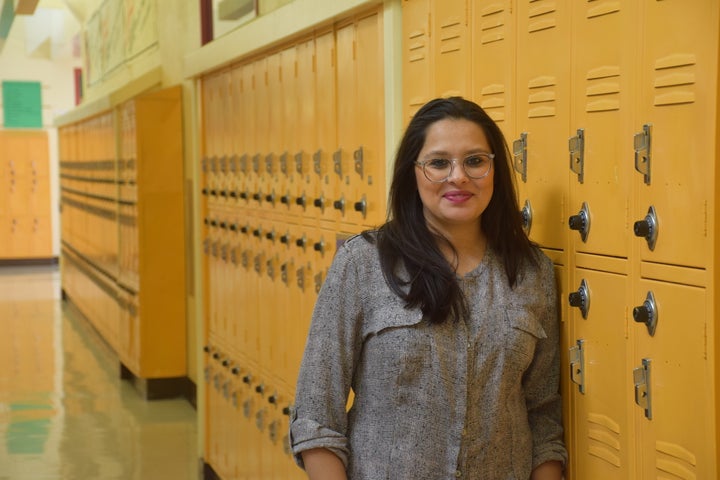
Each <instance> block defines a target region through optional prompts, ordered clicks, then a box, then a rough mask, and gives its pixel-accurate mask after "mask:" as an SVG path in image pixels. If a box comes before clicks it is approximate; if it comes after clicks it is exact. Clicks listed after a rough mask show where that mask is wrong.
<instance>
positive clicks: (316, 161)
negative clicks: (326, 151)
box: [313, 150, 322, 175]
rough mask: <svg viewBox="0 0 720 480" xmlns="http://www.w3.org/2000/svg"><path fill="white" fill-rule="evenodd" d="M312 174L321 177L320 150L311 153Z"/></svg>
mask: <svg viewBox="0 0 720 480" xmlns="http://www.w3.org/2000/svg"><path fill="white" fill-rule="evenodd" d="M313 172H315V173H316V174H317V175H322V150H318V151H317V152H315V153H313Z"/></svg>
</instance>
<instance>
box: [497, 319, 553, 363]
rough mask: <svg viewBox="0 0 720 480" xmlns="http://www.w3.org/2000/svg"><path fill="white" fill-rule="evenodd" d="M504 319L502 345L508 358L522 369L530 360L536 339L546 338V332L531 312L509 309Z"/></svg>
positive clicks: (533, 353)
mask: <svg viewBox="0 0 720 480" xmlns="http://www.w3.org/2000/svg"><path fill="white" fill-rule="evenodd" d="M505 320H506V327H507V328H506V329H505V339H504V340H505V345H504V347H505V349H506V352H507V356H508V360H509V361H510V363H512V364H514V365H515V366H516V367H518V368H520V369H521V370H523V371H524V370H525V369H527V367H528V366H529V365H530V362H532V359H533V356H534V355H535V346H536V345H537V342H538V340H542V339H544V338H547V334H546V333H545V330H544V329H543V327H542V325H541V324H540V322H539V321H538V319H537V316H536V315H535V314H534V313H533V312H530V311H527V310H513V309H509V310H507V311H506V313H505Z"/></svg>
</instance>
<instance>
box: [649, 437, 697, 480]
mask: <svg viewBox="0 0 720 480" xmlns="http://www.w3.org/2000/svg"><path fill="white" fill-rule="evenodd" d="M655 450H656V451H657V453H658V457H657V460H656V463H655V466H656V468H657V469H658V478H660V476H663V475H664V474H668V473H670V474H672V475H674V476H677V477H678V478H683V479H693V480H694V479H696V478H697V472H696V466H697V459H696V457H695V455H694V454H693V453H692V452H690V451H688V450H687V449H685V448H683V447H681V446H680V445H677V444H675V443H669V442H662V441H658V442H656V443H655ZM660 472H662V474H661V473H660Z"/></svg>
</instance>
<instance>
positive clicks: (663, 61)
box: [633, 0, 719, 268]
mask: <svg viewBox="0 0 720 480" xmlns="http://www.w3.org/2000/svg"><path fill="white" fill-rule="evenodd" d="M642 6H643V12H642V13H643V17H644V21H643V23H644V28H643V32H644V35H643V44H642V54H641V55H642V56H641V58H642V59H643V61H642V73H641V79H640V80H641V92H640V109H639V115H638V116H637V124H636V126H635V131H636V132H638V134H641V133H642V130H643V125H644V124H649V125H651V126H650V127H649V128H650V135H649V142H650V143H649V153H648V152H647V150H646V149H643V148H642V144H643V143H644V142H643V138H644V135H640V136H639V137H638V139H636V140H637V141H636V142H635V143H636V145H635V147H637V149H638V159H637V162H638V168H639V169H640V170H643V171H645V170H647V172H648V174H647V175H644V174H640V173H636V175H635V178H634V183H635V186H636V189H637V191H638V202H637V206H636V209H635V211H634V212H633V215H634V220H636V221H637V220H642V219H643V218H644V217H645V216H646V214H647V212H648V209H649V208H650V207H651V206H652V207H654V208H655V210H656V211H657V218H658V220H657V221H658V237H657V244H656V245H655V248H654V250H650V249H649V247H648V245H647V244H646V242H643V241H642V240H641V239H636V241H638V242H641V243H643V245H642V247H641V248H642V250H641V257H642V258H643V259H644V260H648V261H653V262H661V263H670V264H675V265H687V266H693V267H701V268H703V267H705V266H706V264H707V252H708V251H709V249H710V248H711V247H712V243H711V240H712V236H711V235H710V236H709V235H708V225H707V222H708V220H707V213H706V212H707V209H708V208H711V207H710V204H711V202H712V201H713V200H712V197H711V189H712V181H713V178H714V176H713V175H712V174H711V172H712V171H713V167H712V165H713V159H714V158H715V155H716V152H715V142H714V141H713V139H715V137H716V134H717V132H716V130H717V128H716V125H717V120H716V114H715V113H716V110H717V79H718V64H717V62H718V44H717V43H718V42H717V41H715V40H716V39H717V38H718V8H719V4H718V2H683V1H680V0H667V1H657V0H645V1H644V2H642ZM647 158H649V160H646V161H643V160H644V159H647ZM646 167H647V168H646Z"/></svg>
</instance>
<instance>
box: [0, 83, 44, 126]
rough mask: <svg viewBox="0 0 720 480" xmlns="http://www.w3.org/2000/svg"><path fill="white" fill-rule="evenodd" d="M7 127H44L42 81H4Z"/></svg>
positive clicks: (4, 110)
mask: <svg viewBox="0 0 720 480" xmlns="http://www.w3.org/2000/svg"><path fill="white" fill-rule="evenodd" d="M2 98H3V115H4V117H5V128H42V126H43V124H42V95H41V92H40V82H12V81H3V82H2Z"/></svg>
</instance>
